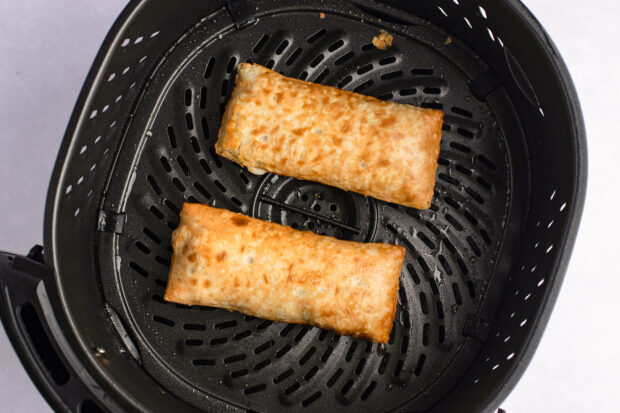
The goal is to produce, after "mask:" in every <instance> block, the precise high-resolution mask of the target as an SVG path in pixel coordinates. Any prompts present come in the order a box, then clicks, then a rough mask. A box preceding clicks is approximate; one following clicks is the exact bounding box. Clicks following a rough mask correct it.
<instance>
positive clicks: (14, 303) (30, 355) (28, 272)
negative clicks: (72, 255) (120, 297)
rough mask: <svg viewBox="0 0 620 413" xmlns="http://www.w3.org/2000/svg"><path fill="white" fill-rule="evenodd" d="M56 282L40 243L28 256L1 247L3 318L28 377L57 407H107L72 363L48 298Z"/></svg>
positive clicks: (75, 409)
mask: <svg viewBox="0 0 620 413" xmlns="http://www.w3.org/2000/svg"><path fill="white" fill-rule="evenodd" d="M53 282H54V272H53V270H52V269H51V268H50V267H48V266H46V265H45V264H44V263H43V249H42V248H41V247H40V246H35V247H33V248H32V250H31V251H30V253H29V254H28V256H27V257H25V256H20V255H15V254H10V253H6V252H1V251H0V291H2V294H0V317H1V318H2V323H3V324H4V328H5V330H6V333H7V335H8V337H9V339H10V340H11V344H12V345H13V348H14V349H15V351H16V353H17V355H18V356H19V359H20V360H21V362H22V364H23V365H24V368H25V369H26V371H27V372H28V374H29V375H30V378H31V379H32V381H33V382H34V383H35V385H36V386H37V388H38V389H39V391H40V392H41V394H42V395H43V397H45V399H46V400H47V402H48V403H49V404H50V406H51V407H52V408H53V409H54V410H55V411H64V412H80V413H87V412H88V413H90V412H103V411H104V410H103V409H102V408H101V407H100V405H99V404H98V403H97V402H95V400H96V398H95V396H94V395H93V394H92V392H91V391H90V390H89V388H88V386H87V385H86V384H85V383H84V377H83V376H84V374H86V373H85V371H84V369H83V368H78V369H76V368H74V367H73V366H72V364H73V365H75V360H76V358H75V356H74V355H73V357H71V348H70V347H69V345H68V344H67V342H66V341H65V340H64V337H63V335H62V331H61V329H60V328H59V325H58V320H57V319H56V316H55V314H54V311H53V309H52V305H51V302H50V300H49V297H48V291H50V288H49V286H51V285H53ZM69 360H73V363H71V362H70V361H69ZM77 370H80V372H81V375H78V374H77Z"/></svg>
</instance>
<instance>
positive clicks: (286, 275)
mask: <svg viewBox="0 0 620 413" xmlns="http://www.w3.org/2000/svg"><path fill="white" fill-rule="evenodd" d="M172 247H173V251H174V252H173V256H172V265H171V267H170V277H169V279H168V285H167V288H166V294H165V297H164V298H165V299H166V300H167V301H172V302H175V303H180V304H186V305H195V304H199V305H205V306H213V307H220V308H226V309H229V310H237V311H241V312H243V313H246V314H250V315H253V316H256V317H261V318H266V319H270V320H274V321H286V322H290V323H300V324H310V325H314V326H318V327H322V328H326V329H330V330H333V331H336V332H337V333H339V334H344V335H352V336H355V337H363V338H366V339H369V340H371V341H374V342H387V340H388V338H389V335H390V331H391V329H392V324H393V320H394V314H395V311H396V302H397V293H398V285H399V276H400V270H401V266H402V264H403V260H404V256H405V249H404V248H403V247H400V246H396V245H389V244H362V243H356V242H349V241H341V240H337V239H335V238H331V237H325V236H319V235H316V234H314V233H312V232H308V231H297V230H294V229H292V228H290V227H285V226H282V225H278V224H274V223H270V222H266V221H261V220H257V219H254V218H250V217H246V216H244V215H240V214H236V213H233V212H230V211H227V210H223V209H217V208H212V207H209V206H205V205H199V204H185V205H184V206H183V210H182V211H181V223H180V225H179V227H178V228H177V229H176V230H175V231H174V233H173V237H172Z"/></svg>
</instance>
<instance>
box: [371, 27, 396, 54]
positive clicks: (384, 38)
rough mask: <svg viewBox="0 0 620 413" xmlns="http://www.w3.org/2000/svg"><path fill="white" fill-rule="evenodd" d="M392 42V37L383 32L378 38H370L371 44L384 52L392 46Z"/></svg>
mask: <svg viewBox="0 0 620 413" xmlns="http://www.w3.org/2000/svg"><path fill="white" fill-rule="evenodd" d="M392 40H394V36H392V35H391V34H389V33H388V32H386V31H385V30H381V31H380V32H379V36H375V37H373V38H372V44H373V45H375V47H376V48H377V49H381V50H386V49H387V48H388V47H390V46H392Z"/></svg>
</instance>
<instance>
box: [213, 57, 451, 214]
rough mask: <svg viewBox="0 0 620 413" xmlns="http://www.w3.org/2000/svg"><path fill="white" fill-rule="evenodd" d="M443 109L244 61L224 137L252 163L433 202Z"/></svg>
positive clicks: (226, 148) (222, 150) (231, 154)
mask: <svg viewBox="0 0 620 413" xmlns="http://www.w3.org/2000/svg"><path fill="white" fill-rule="evenodd" d="M442 122H443V112H441V111H439V110H434V109H423V108H418V107H415V106H411V105H405V104H398V103H393V102H385V101H381V100H378V99H375V98H372V97H369V96H364V95H360V94H357V93H352V92H348V91H344V90H340V89H337V88H333V87H328V86H323V85H319V84H314V83H310V82H304V81H301V80H298V79H292V78H288V77H285V76H282V75H280V74H278V73H276V72H274V71H272V70H269V69H267V68H265V67H262V66H259V65H256V64H248V63H242V64H240V65H239V66H238V67H237V77H236V86H235V89H234V91H233V94H232V97H231V99H230V101H229V103H228V106H227V107H226V111H225V113H224V117H223V119H222V125H221V128H220V131H219V136H218V141H217V143H216V146H215V148H216V150H217V153H219V154H220V155H222V156H224V157H226V158H228V159H230V160H232V161H234V162H237V163H239V164H241V165H243V166H246V167H248V169H249V170H250V171H256V170H258V171H261V170H262V171H269V172H275V173H277V174H281V175H286V176H293V177H296V178H300V179H308V180H313V181H318V182H322V183H324V184H327V185H332V186H336V187H339V188H342V189H344V190H347V191H354V192H359V193H361V194H364V195H368V196H372V197H375V198H378V199H382V200H385V201H388V202H394V203H398V204H402V205H406V206H410V207H414V208H420V209H424V208H428V207H429V206H430V205H431V201H432V198H433V188H434V186H435V173H436V171H437V159H438V157H439V143H440V141H441V127H442Z"/></svg>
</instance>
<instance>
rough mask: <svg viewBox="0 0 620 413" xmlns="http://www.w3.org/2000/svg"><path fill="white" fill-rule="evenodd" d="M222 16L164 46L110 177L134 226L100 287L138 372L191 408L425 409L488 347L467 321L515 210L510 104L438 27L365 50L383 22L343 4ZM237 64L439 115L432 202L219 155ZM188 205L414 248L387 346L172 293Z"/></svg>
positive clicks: (399, 34)
mask: <svg viewBox="0 0 620 413" xmlns="http://www.w3.org/2000/svg"><path fill="white" fill-rule="evenodd" d="M221 13H226V12H225V11H222V12H221ZM227 24H229V21H228V19H224V18H223V17H222V16H221V15H220V13H218V14H216V15H214V16H211V17H210V18H209V19H207V20H205V21H204V22H203V23H202V24H200V25H198V26H197V27H195V28H194V29H193V30H192V31H190V33H188V35H187V36H186V37H185V38H183V39H182V40H181V41H180V42H179V44H178V45H177V46H176V47H175V48H174V49H173V50H172V51H171V53H170V54H168V55H167V57H166V59H165V60H164V61H163V62H162V64H161V65H160V66H159V68H158V69H157V71H156V73H154V75H153V77H152V80H151V82H150V83H149V84H148V85H147V86H146V87H145V93H144V96H143V98H142V100H141V102H140V104H139V106H138V107H137V109H136V113H135V116H134V121H133V124H132V126H131V127H130V128H129V130H128V135H127V139H126V142H125V145H124V147H123V149H122V150H121V153H120V154H119V160H118V163H117V168H118V171H120V172H118V171H117V173H116V174H115V175H113V177H112V184H114V183H115V181H117V182H123V183H125V182H127V184H126V192H125V196H124V197H125V200H126V203H125V213H126V217H127V221H126V225H125V229H124V231H123V233H122V234H121V235H119V237H118V244H117V247H118V259H117V265H118V267H117V271H118V273H117V274H116V276H115V277H116V278H115V277H112V276H107V275H105V274H104V275H102V282H103V283H104V284H105V285H106V291H107V293H106V294H107V295H110V292H109V291H114V294H116V295H118V296H119V297H120V298H121V301H120V302H121V303H122V305H116V307H117V308H116V310H117V311H118V313H119V314H120V315H121V317H122V318H123V319H124V320H125V322H126V323H127V325H128V326H129V329H130V330H131V332H132V334H133V337H134V338H135V341H136V344H137V346H138V348H139V350H140V352H141V353H142V359H143V362H144V366H145V368H146V369H147V371H149V372H150V374H151V375H153V377H155V378H156V379H157V380H158V381H159V382H160V383H161V384H162V386H163V387H164V388H165V389H166V391H170V392H173V393H175V394H177V395H178V396H179V397H181V398H183V399H185V400H186V401H188V402H189V403H190V404H193V405H195V406H197V407H200V406H202V403H203V402H204V401H205V400H206V399H208V398H209V397H216V398H218V399H221V400H225V401H227V402H229V403H230V404H231V405H234V406H238V407H242V408H246V409H253V410H261V411H262V410H264V411H274V410H276V409H282V408H284V407H288V408H295V409H302V408H305V407H308V408H312V409H316V410H320V409H333V408H335V406H336V407H337V408H338V409H339V410H347V411H361V410H364V411H378V410H389V409H394V408H398V407H402V406H404V405H407V407H408V408H418V407H423V406H428V405H430V404H431V403H433V402H434V401H436V400H437V399H438V398H440V397H441V396H442V395H443V394H444V393H445V391H446V389H449V388H450V387H451V386H452V385H454V383H456V381H458V379H459V377H460V375H461V374H462V372H463V371H464V370H465V369H466V368H467V366H468V365H469V362H470V361H471V360H473V357H474V355H475V352H476V350H477V348H478V345H479V344H478V342H477V341H476V340H474V339H472V338H469V337H467V335H468V334H467V331H466V329H464V326H465V324H466V321H467V319H468V317H470V318H472V317H475V316H476V315H477V314H478V313H479V311H480V310H481V297H483V295H484V294H485V291H486V288H487V285H488V282H489V280H490V279H491V276H492V274H493V265H494V261H495V259H496V256H497V253H498V248H499V246H500V242H501V238H502V232H503V228H504V225H505V220H506V216H507V211H508V208H509V204H510V197H509V187H510V183H511V179H512V177H511V174H510V166H509V163H508V156H507V154H506V148H505V147H506V141H505V139H504V136H503V135H502V133H501V132H500V128H501V125H499V124H498V122H497V120H496V111H498V110H500V109H498V108H495V107H491V106H489V104H488V103H486V102H483V101H480V100H477V99H476V98H474V97H473V96H472V94H471V92H470V90H469V89H468V81H469V80H470V79H471V78H472V77H473V76H474V75H476V74H478V73H480V72H483V71H484V70H486V68H485V67H484V66H483V65H482V63H481V62H480V61H479V60H477V59H475V57H474V56H473V55H472V54H471V53H470V52H469V51H468V50H467V49H466V48H465V47H460V48H454V45H453V46H452V47H451V48H450V50H456V51H457V53H454V54H452V55H448V54H447V53H448V52H447V51H446V50H445V48H444V47H443V44H444V40H447V35H444V34H441V33H440V32H438V31H436V30H435V29H432V28H430V27H429V26H419V27H411V28H409V29H403V28H400V29H398V30H397V29H395V28H393V27H390V28H388V30H389V31H390V33H392V34H393V35H394V41H393V47H392V48H390V49H388V50H387V51H382V50H378V49H376V48H375V47H374V46H372V44H371V40H372V38H373V36H375V35H377V34H378V32H379V28H380V27H379V26H377V25H373V24H369V23H367V22H366V23H362V22H361V21H360V19H359V18H358V17H355V16H354V15H349V14H347V15H339V14H331V13H329V12H328V16H327V18H325V19H322V18H320V16H319V12H318V10H317V11H297V12H286V13H273V14H271V15H264V16H262V17H260V19H259V20H258V22H257V23H256V24H255V25H254V26H252V27H249V28H245V29H243V30H236V29H235V28H234V27H230V26H227ZM438 39H440V41H438ZM451 41H453V42H457V40H456V39H451ZM243 61H253V62H257V63H260V64H263V65H265V66H267V67H270V68H273V69H274V70H277V71H279V72H281V73H283V74H285V75H288V76H293V77H297V78H301V79H306V80H309V81H313V82H317V83H323V84H326V85H333V86H338V87H340V88H344V89H348V90H353V91H356V92H360V93H364V94H368V95H372V96H376V97H378V98H380V99H388V100H393V101H396V102H400V103H409V104H414V105H420V106H425V107H433V108H439V109H443V111H444V112H445V114H446V116H445V125H444V136H443V140H442V144H441V154H440V160H439V169H438V172H437V177H438V180H437V186H436V192H435V197H434V200H433V205H432V207H431V209H429V210H426V211H418V210H414V209H408V208H404V207H401V206H397V205H392V204H387V203H385V202H380V201H377V200H374V199H370V198H366V197H363V196H361V195H357V194H352V193H346V192H343V191H340V190H338V189H335V188H330V187H327V186H324V185H321V184H317V183H312V182H300V181H297V180H295V179H292V178H287V177H279V176H275V175H271V174H267V175H265V176H261V177H259V176H255V175H252V174H250V173H248V172H247V170H245V169H243V168H240V167H239V166H238V165H236V164H234V163H231V162H229V161H227V160H225V159H223V158H220V157H219V156H218V155H216V154H215V152H214V148H213V145H214V143H215V140H216V137H217V130H218V128H219V125H220V117H221V115H222V113H223V110H224V107H225V104H226V102H227V99H228V96H229V95H230V93H231V91H232V89H233V87H234V74H235V67H236V65H237V63H239V62H243ZM503 116H506V114H503ZM134 157H135V158H134ZM123 170H125V171H127V173H126V174H123V172H122V171H123ZM184 201H188V202H200V203H205V204H209V205H213V206H216V207H220V208H228V209H230V210H233V211H238V212H242V213H244V214H248V215H252V216H255V217H258V218H261V219H265V220H271V221H274V222H278V223H283V224H286V225H290V226H292V227H293V228H299V229H302V230H311V231H314V232H317V233H321V234H327V235H332V236H335V237H338V238H341V239H350V240H357V241H365V242H371V241H372V242H386V243H394V244H399V245H403V246H405V247H406V249H407V256H406V262H405V265H404V267H403V271H402V274H401V282H400V290H399V299H398V308H397V312H396V317H395V320H394V328H393V330H392V334H391V337H390V340H389V343H388V344H387V345H385V346H383V345H376V344H372V343H370V342H368V341H365V340H358V339H352V338H350V337H340V336H338V335H336V334H333V333H331V332H328V331H325V330H321V329H318V328H311V327H308V326H302V325H293V324H284V323H274V322H271V321H265V320H261V319H255V318H253V317H249V316H244V315H242V314H239V313H231V312H228V311H225V310H219V309H214V308H206V307H187V306H182V305H175V304H170V303H166V302H164V300H163V298H162V296H163V293H164V290H165V286H166V280H167V274H168V269H169V265H170V255H171V247H170V236H171V232H172V230H173V229H174V228H176V226H177V225H178V222H179V221H178V214H179V212H180V208H181V205H182V203H183V202H184ZM334 265H337V263H334ZM109 301H110V302H116V301H117V300H113V299H110V300H109ZM407 403H408V404H407Z"/></svg>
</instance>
